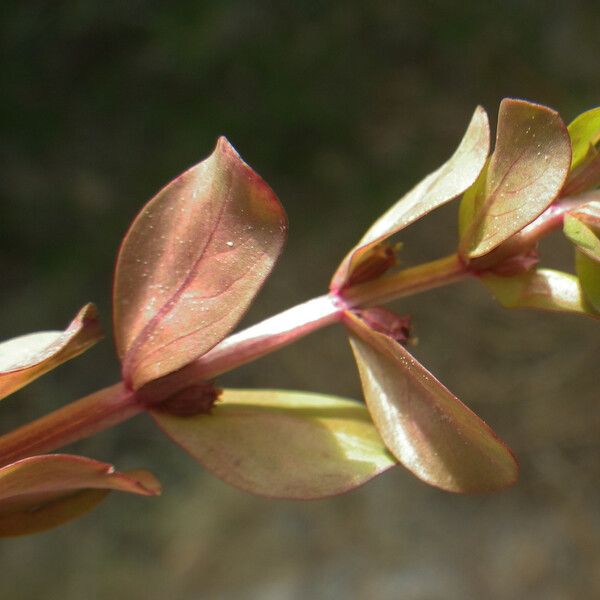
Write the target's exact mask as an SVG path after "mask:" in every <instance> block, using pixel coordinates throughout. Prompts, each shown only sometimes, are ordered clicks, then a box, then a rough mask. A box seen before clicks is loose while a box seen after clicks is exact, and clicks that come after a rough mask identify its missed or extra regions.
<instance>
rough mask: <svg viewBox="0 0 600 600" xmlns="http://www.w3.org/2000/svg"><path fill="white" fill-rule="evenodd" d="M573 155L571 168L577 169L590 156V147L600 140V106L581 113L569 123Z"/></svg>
mask: <svg viewBox="0 0 600 600" xmlns="http://www.w3.org/2000/svg"><path fill="white" fill-rule="evenodd" d="M569 136H570V137H571V147H572V149H573V156H572V158H571V170H573V169H576V168H577V167H578V166H579V165H580V164H581V163H582V162H583V161H584V160H585V159H586V157H587V156H588V153H589V151H590V147H594V146H595V145H596V144H598V142H600V107H598V108H592V109H591V110H588V111H586V112H584V113H582V114H580V115H579V116H578V117H577V118H576V119H575V120H574V121H573V122H572V123H571V124H570V125H569Z"/></svg>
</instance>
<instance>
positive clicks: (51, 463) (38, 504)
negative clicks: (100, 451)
mask: <svg viewBox="0 0 600 600" xmlns="http://www.w3.org/2000/svg"><path fill="white" fill-rule="evenodd" d="M111 490H118V491H121V492H129V493H132V494H139V495H142V496H155V495H157V494H159V493H160V484H159V483H158V481H157V480H156V479H155V477H154V476H153V475H152V474H151V473H149V472H148V471H143V470H137V471H130V472H129V473H118V472H116V471H115V470H114V467H113V466H112V465H109V464H107V463H102V462H98V461H95V460H91V459H89V458H84V457H82V456H73V455H70V454H47V455H42V456H32V457H29V458H25V459H23V460H19V461H17V462H15V463H12V464H10V465H7V466H5V467H2V468H0V536H14V535H25V534H30V533H36V532H38V531H44V530H46V529H50V528H52V527H56V526H57V525H61V524H62V523H64V522H66V521H69V520H71V519H74V518H76V517H79V516H81V515H82V514H84V513H86V512H88V511H89V510H91V509H92V508H94V506H96V505H97V504H98V503H99V502H100V501H101V500H103V499H104V498H105V497H106V495H107V494H108V493H109V492H110V491H111Z"/></svg>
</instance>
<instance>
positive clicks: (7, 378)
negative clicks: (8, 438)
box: [0, 304, 160, 536]
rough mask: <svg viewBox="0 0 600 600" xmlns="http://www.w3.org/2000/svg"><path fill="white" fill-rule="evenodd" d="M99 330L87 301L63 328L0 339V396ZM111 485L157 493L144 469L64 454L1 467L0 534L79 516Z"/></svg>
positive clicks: (79, 348) (75, 351)
mask: <svg viewBox="0 0 600 600" xmlns="http://www.w3.org/2000/svg"><path fill="white" fill-rule="evenodd" d="M101 337H102V334H101V332H100V325H99V323H98V320H97V317H96V309H95V307H94V306H93V305H92V304H88V305H86V306H84V307H83V308H82V309H81V310H80V311H79V313H78V314H77V316H76V317H75V319H73V321H72V322H71V324H70V325H69V326H68V327H67V329H66V330H65V331H43V332H39V333H32V334H28V335H23V336H20V337H17V338H13V339H11V340H8V341H6V342H3V343H0V398H4V397H6V396H8V395H9V394H11V393H13V392H15V391H17V390H18V389H19V388H22V387H23V386H25V385H27V384H28V383H30V382H31V381H33V380H34V379H36V378H38V377H40V376H41V375H43V374H44V373H46V372H48V371H50V370H52V369H54V368H56V367H58V366H59V365H60V364H62V363H63V362H65V361H67V360H69V359H71V358H74V357H75V356H77V355H79V354H81V353H82V352H84V351H85V350H87V349H88V348H90V347H91V346H92V345H94V344H95V343H96V342H98V341H99V340H100V338H101ZM111 490H118V491H122V492H130V493H133V494H139V495H143V496H154V495H157V494H159V493H160V485H159V483H158V481H157V480H156V478H155V477H154V476H153V475H152V474H151V473H149V472H148V471H143V470H137V471H129V472H126V473H118V472H116V471H115V470H114V468H113V467H112V465H109V464H106V463H102V462H98V461H95V460H91V459H89V458H84V457H82V456H73V455H69V454H45V455H39V456H32V457H29V458H24V459H22V460H18V461H16V462H13V463H11V464H8V465H6V466H3V467H1V468H0V536H11V535H24V534H29V533H36V532H38V531H43V530H45V529H49V528H51V527H55V526H57V525H61V524H62V523H64V522H65V521H69V520H71V519H74V518H75V517H78V516H80V515H82V514H84V513H86V512H88V511H89V510H91V509H92V508H94V506H96V505H97V504H98V503H99V502H100V501H101V500H103V499H104V498H105V497H106V496H107V494H108V493H109V492H110V491H111Z"/></svg>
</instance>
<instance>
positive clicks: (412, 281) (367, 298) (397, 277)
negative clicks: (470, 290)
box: [342, 254, 470, 308]
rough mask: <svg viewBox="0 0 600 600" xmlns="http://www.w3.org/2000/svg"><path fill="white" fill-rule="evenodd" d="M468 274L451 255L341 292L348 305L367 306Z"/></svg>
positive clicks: (407, 294)
mask: <svg viewBox="0 0 600 600" xmlns="http://www.w3.org/2000/svg"><path fill="white" fill-rule="evenodd" d="M469 275H470V272H469V270H468V268H467V267H466V266H465V264H464V263H463V262H462V261H461V260H460V258H459V257H458V255H456V254H451V255H450V256H446V257H444V258H440V259H438V260H434V261H432V262H428V263H425V264H422V265H419V266H417V267H411V268H410V269H404V270H402V271H398V272H397V273H394V274H392V275H388V276H387V277H380V278H379V279H375V280H373V281H368V282H366V283H361V284H358V285H355V286H352V287H350V288H348V289H347V290H344V291H343V292H342V295H343V299H344V301H345V303H346V305H347V306H348V307H349V308H359V307H366V306H372V305H374V304H385V303H386V302H391V301H392V300H396V299H398V298H404V297H406V296H412V295H414V294H418V293H420V292H425V291H427V290H431V289H434V288H436V287H440V286H443V285H449V284H451V283H454V282H456V281H460V280H461V279H464V278H466V277H468V276H469Z"/></svg>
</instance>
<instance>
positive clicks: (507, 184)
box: [460, 99, 571, 258]
mask: <svg viewBox="0 0 600 600" xmlns="http://www.w3.org/2000/svg"><path fill="white" fill-rule="evenodd" d="M570 163H571V144H570V140H569V135H568V133H567V129H566V127H565V125H564V123H563V122H562V120H561V118H560V116H559V115H558V113H556V112H555V111H553V110H551V109H549V108H547V107H545V106H540V105H538V104H533V103H531V102H526V101H524V100H514V99H505V100H503V101H502V103H501V104H500V110H499V113H498V131H497V135H496V147H495V149H494V153H493V154H492V157H491V159H490V162H489V166H488V169H487V174H486V176H485V180H481V181H479V182H478V183H479V185H478V186H476V188H475V189H474V190H473V191H472V192H471V193H470V195H469V197H468V198H467V199H466V200H465V202H464V206H463V207H462V210H461V212H462V215H461V218H460V220H461V221H462V223H461V229H462V230H463V235H462V239H461V243H460V254H461V255H462V256H463V257H468V258H477V257H479V256H483V255H484V254H487V253H488V252H490V251H492V250H493V249H494V248H496V247H497V246H499V245H500V244H501V243H502V242H504V241H506V240H507V239H508V238H509V237H511V236H512V235H514V234H515V233H517V232H518V231H520V230H521V229H523V227H525V226H526V225H528V224H529V223H531V222H532V221H533V220H534V219H535V218H536V217H537V216H538V215H540V214H541V213H542V212H543V211H544V210H545V209H546V208H548V206H550V204H552V202H553V200H554V199H555V198H556V197H557V196H558V194H559V193H560V191H561V188H562V186H563V184H564V182H565V179H566V177H567V174H568V172H569V165H570ZM483 181H485V185H483ZM469 221H470V222H469Z"/></svg>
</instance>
